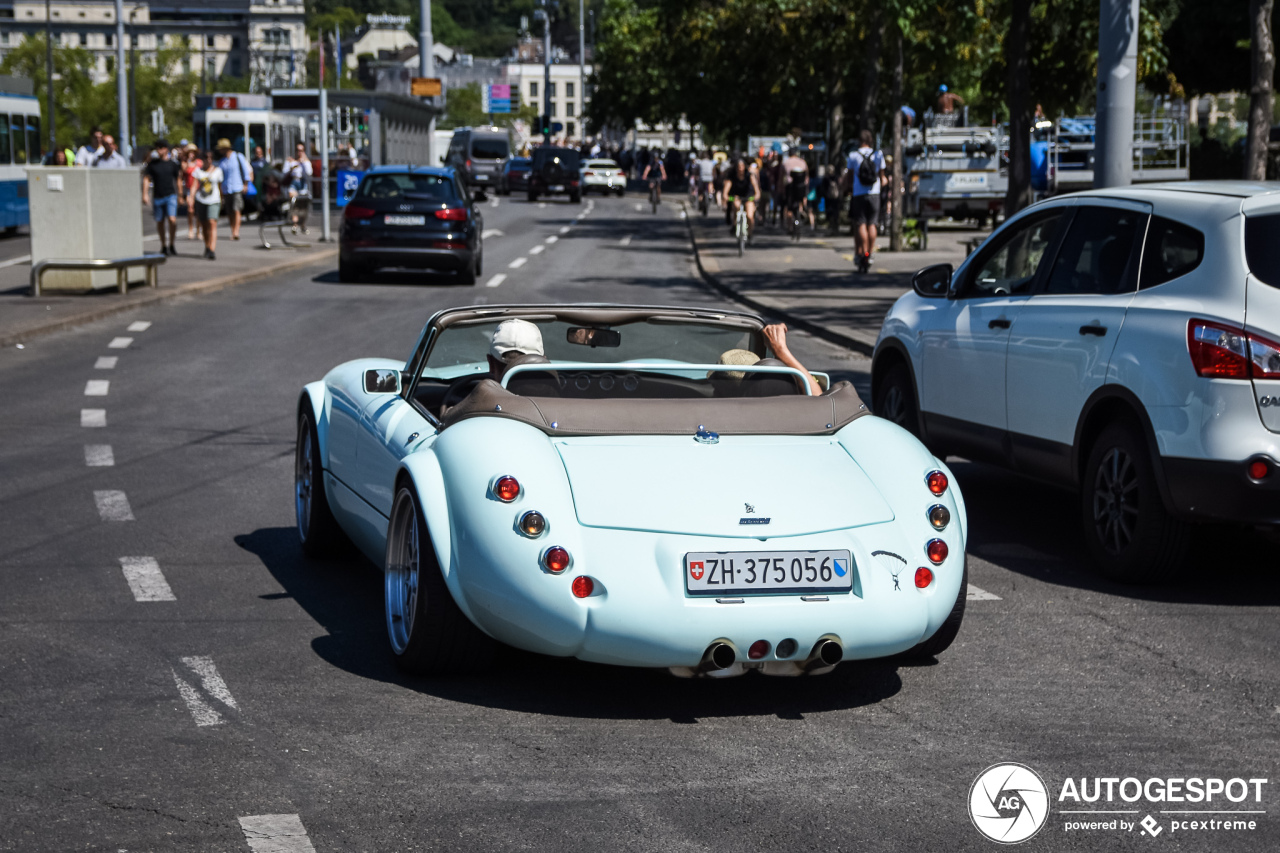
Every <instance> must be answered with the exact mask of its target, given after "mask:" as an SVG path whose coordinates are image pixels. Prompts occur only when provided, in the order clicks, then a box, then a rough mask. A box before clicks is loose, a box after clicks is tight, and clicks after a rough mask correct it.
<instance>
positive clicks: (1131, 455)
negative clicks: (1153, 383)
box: [1080, 423, 1190, 584]
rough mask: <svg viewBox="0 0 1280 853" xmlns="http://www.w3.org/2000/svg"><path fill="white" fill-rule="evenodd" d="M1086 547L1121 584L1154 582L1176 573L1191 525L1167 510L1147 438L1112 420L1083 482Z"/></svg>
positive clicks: (1091, 453)
mask: <svg viewBox="0 0 1280 853" xmlns="http://www.w3.org/2000/svg"><path fill="white" fill-rule="evenodd" d="M1080 512H1081V520H1082V521H1083V523H1084V539H1085V545H1086V547H1087V548H1088V549H1089V554H1090V556H1091V557H1093V560H1094V562H1095V563H1096V564H1097V565H1098V568H1099V569H1100V570H1101V572H1102V573H1103V574H1104V575H1106V576H1107V577H1108V578H1110V579H1112V580H1115V581H1119V582H1121V583H1135V584H1137V583H1154V582H1156V581H1160V580H1167V579H1169V578H1170V577H1172V576H1173V575H1175V574H1176V573H1177V570H1178V569H1179V567H1180V566H1181V565H1182V560H1183V557H1184V556H1185V554H1186V550H1187V544H1188V539H1189V537H1190V528H1189V527H1188V526H1187V525H1186V524H1185V523H1183V522H1181V521H1178V520H1177V519H1175V518H1174V517H1173V516H1171V515H1169V513H1168V512H1167V511H1166V510H1165V508H1164V503H1163V502H1162V501H1161V499H1160V492H1159V487H1158V485H1157V484H1156V477H1155V469H1154V467H1153V465H1152V463H1151V455H1150V453H1149V452H1148V449H1147V445H1146V442H1145V441H1143V439H1142V438H1141V436H1140V435H1139V434H1138V433H1137V431H1136V430H1135V429H1134V428H1133V427H1131V426H1129V425H1127V424H1121V423H1117V424H1112V425H1111V426H1109V427H1107V428H1106V429H1105V430H1103V431H1102V434H1101V435H1100V436H1098V440H1097V441H1095V442H1094V443H1093V447H1091V448H1090V450H1089V459H1088V462H1086V464H1085V469H1084V478H1083V479H1082V481H1081V484H1080Z"/></svg>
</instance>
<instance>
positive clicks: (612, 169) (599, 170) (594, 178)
mask: <svg viewBox="0 0 1280 853" xmlns="http://www.w3.org/2000/svg"><path fill="white" fill-rule="evenodd" d="M590 190H597V191H599V192H603V193H606V194H608V193H617V194H618V195H622V194H623V193H625V192H626V190H627V173H626V172H624V171H622V169H620V168H619V167H618V164H617V163H615V162H613V161H612V160H588V161H587V162H586V163H585V164H584V165H583V167H582V191H583V192H584V193H585V192H588V191H590Z"/></svg>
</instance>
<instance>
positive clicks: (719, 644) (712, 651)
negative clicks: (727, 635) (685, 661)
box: [694, 640, 738, 673]
mask: <svg viewBox="0 0 1280 853" xmlns="http://www.w3.org/2000/svg"><path fill="white" fill-rule="evenodd" d="M737 659H738V653H737V652H736V651H734V649H733V646H731V645H729V644H728V643H726V642H725V641H724V640H716V641H715V642H714V643H712V644H711V645H709V646H707V650H706V651H705V652H703V653H702V660H701V661H699V662H698V666H697V669H695V670H694V672H699V673H702V672H714V671H715V670H717V669H728V668H729V667H731V666H733V664H734V661H736V660H737Z"/></svg>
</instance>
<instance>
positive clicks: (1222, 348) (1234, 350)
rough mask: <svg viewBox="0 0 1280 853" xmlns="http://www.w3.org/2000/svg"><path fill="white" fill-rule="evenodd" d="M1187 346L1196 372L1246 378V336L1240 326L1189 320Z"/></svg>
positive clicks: (1216, 376)
mask: <svg viewBox="0 0 1280 853" xmlns="http://www.w3.org/2000/svg"><path fill="white" fill-rule="evenodd" d="M1187 349H1188V350H1189V351H1190V353H1191V363H1192V364H1193V365H1195V368H1196V373H1197V374H1199V375H1200V376H1209V377H1214V378H1217V379H1247V378H1249V358H1248V352H1249V338H1248V336H1247V335H1246V334H1245V332H1244V329H1234V328H1232V327H1231V326H1225V325H1223V324H1221V323H1211V322H1209V321H1208V320H1192V321H1191V322H1189V323H1187Z"/></svg>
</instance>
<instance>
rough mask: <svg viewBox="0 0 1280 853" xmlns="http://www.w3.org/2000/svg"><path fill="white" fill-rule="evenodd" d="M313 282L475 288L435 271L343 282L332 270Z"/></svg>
mask: <svg viewBox="0 0 1280 853" xmlns="http://www.w3.org/2000/svg"><path fill="white" fill-rule="evenodd" d="M311 280H312V281H313V282H315V283H316V284H336V285H340V286H343V287H361V286H363V285H368V284H378V285H391V286H393V287H459V288H462V287H465V288H472V287H475V285H474V284H469V283H464V282H462V281H461V280H460V279H459V278H458V276H457V274H456V273H449V272H436V271H434V270H402V269H386V270H379V271H377V272H371V273H364V274H362V275H361V276H360V280H359V281H341V280H340V279H339V278H338V271H337V270H336V269H332V270H328V271H326V272H322V273H320V274H319V275H315V276H312V278H311Z"/></svg>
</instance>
